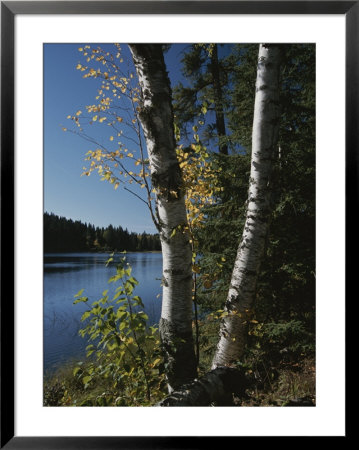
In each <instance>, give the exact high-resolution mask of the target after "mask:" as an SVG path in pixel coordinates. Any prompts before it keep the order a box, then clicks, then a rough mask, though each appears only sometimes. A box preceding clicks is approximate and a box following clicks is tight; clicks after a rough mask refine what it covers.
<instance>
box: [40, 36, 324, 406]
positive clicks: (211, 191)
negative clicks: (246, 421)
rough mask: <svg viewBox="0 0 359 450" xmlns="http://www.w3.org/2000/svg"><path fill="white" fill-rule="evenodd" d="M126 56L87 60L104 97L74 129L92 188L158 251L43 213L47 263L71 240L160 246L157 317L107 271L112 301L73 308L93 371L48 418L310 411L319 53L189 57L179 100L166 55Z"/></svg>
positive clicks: (78, 116)
mask: <svg viewBox="0 0 359 450" xmlns="http://www.w3.org/2000/svg"><path fill="white" fill-rule="evenodd" d="M124 47H126V48H128V47H129V50H130V52H131V57H132V61H131V62H130V63H129V64H130V65H129V66H126V60H127V59H126V58H125V57H124V56H123V54H124V53H125V52H124V49H123V48H124ZM128 47H127V46H125V45H119V44H114V45H113V51H112V52H109V51H107V49H106V50H104V49H102V48H101V46H97V45H86V46H82V47H80V48H79V53H80V55H81V56H82V58H83V63H79V64H78V66H77V67H76V69H77V70H79V71H80V72H81V73H82V75H83V77H84V78H85V80H84V82H98V83H99V85H98V87H97V89H96V87H94V97H95V103H94V104H91V105H87V106H81V109H79V110H78V111H75V112H73V113H71V114H70V115H69V116H68V121H69V123H70V125H69V126H67V127H64V131H65V132H68V133H72V134H73V135H74V138H75V136H76V137H77V138H83V139H85V140H87V141H89V146H91V148H89V150H88V153H87V154H86V155H85V159H86V164H87V166H86V167H85V168H84V172H83V174H84V176H90V175H91V176H93V175H94V174H96V173H98V175H99V176H100V177H101V179H103V180H104V181H107V182H108V183H109V185H110V186H109V189H110V188H111V187H112V188H113V189H118V188H124V189H126V190H128V191H130V192H132V193H133V195H134V197H137V200H138V201H140V202H143V203H145V204H146V208H147V209H148V214H149V215H150V216H151V218H152V220H153V223H154V225H155V227H156V229H157V230H158V235H157V236H158V237H157V236H152V237H151V236H150V235H146V234H142V235H136V239H137V241H136V239H135V238H134V237H133V239H134V240H133V241H131V239H132V233H128V232H127V230H126V231H124V230H122V228H121V227H120V226H116V227H115V226H114V227H111V228H110V227H108V228H107V229H98V228H94V227H93V226H91V225H84V224H81V223H79V222H74V223H73V222H72V223H70V222H68V221H66V220H65V219H63V218H58V217H56V216H54V215H48V214H45V229H46V230H47V231H46V232H45V249H46V251H56V248H57V250H59V248H58V247H56V245H57V244H56V242H57V241H56V239H55V238H54V233H55V234H56V233H58V230H60V229H61V230H64V229H65V228H67V229H68V230H69V233H70V234H71V235H73V236H74V235H75V233H80V235H81V238H80V239H76V241H77V243H80V242H81V244H80V245H81V246H83V248H84V249H90V248H91V249H93V248H94V247H95V248H105V247H106V248H109V249H117V250H118V251H122V247H124V246H125V244H124V243H123V242H124V241H123V240H122V239H125V241H126V242H129V243H128V244H126V245H129V248H126V249H127V250H138V249H141V250H145V244H143V241H144V240H146V241H147V243H146V245H148V247H151V246H152V247H153V248H148V250H155V249H156V250H157V249H158V248H159V244H160V246H161V250H162V257H163V276H162V314H161V319H160V322H159V324H157V325H155V326H148V324H147V315H146V312H145V309H144V305H143V303H142V300H141V298H140V297H138V296H137V295H136V291H135V288H136V285H137V284H138V282H137V280H136V273H133V271H132V268H131V267H130V266H128V265H127V264H126V261H125V260H122V259H120V260H118V259H115V258H114V257H111V258H110V259H109V260H108V264H112V265H115V266H116V275H115V276H113V277H112V279H110V280H109V281H110V282H111V283H113V285H114V286H115V287H116V291H115V294H114V295H113V296H111V295H109V294H108V292H107V291H104V293H103V295H102V296H101V297H100V298H99V299H98V300H97V301H96V302H94V303H92V304H89V303H90V302H89V299H88V298H87V297H86V296H85V295H84V293H83V290H82V289H81V290H80V291H79V292H78V293H77V294H76V297H75V300H74V303H75V306H74V307H76V305H77V304H78V303H83V304H85V305H88V309H87V310H86V311H85V313H83V315H82V319H81V320H82V322H83V325H82V328H81V330H80V334H81V335H82V336H83V337H84V339H88V340H89V345H88V347H87V357H86V356H85V355H84V359H83V361H82V362H81V364H75V365H74V366H70V367H67V368H64V369H63V370H62V371H60V372H59V373H57V374H55V375H53V376H52V377H51V378H50V379H48V380H46V382H45V384H44V405H48V406H53V405H61V406H153V405H160V406H223V405H226V406H229V405H231V406H314V405H315V319H316V316H315V92H316V85H315V45H312V44H259V45H258V44H233V45H229V44H226V45H222V44H192V45H188V46H187V47H186V50H185V51H184V52H182V54H181V60H180V63H179V70H180V71H181V74H182V80H183V81H179V82H178V83H177V84H175V85H172V86H171V84H170V80H169V78H168V71H167V68H166V63H165V61H166V54H167V52H168V51H169V48H170V47H171V45H170V44H168V45H161V44H130V45H129V46H128ZM127 51H128V50H127ZM184 80H185V81H184ZM95 127H96V130H103V131H101V133H103V134H102V136H104V138H106V141H107V142H108V145H105V144H103V141H101V142H100V139H99V138H97V137H96V133H100V131H96V133H95V132H94V131H92V130H95ZM91 133H92V136H94V137H91V139H89V136H90V135H91ZM130 142H131V143H132V144H131V145H130ZM139 239H140V240H141V242H140V241H139ZM157 239H158V240H157ZM68 242H69V244H68V245H69V246H71V245H72V244H71V242H70V241H68ZM130 242H131V243H130ZM105 284H106V283H104V286H105ZM79 288H83V287H82V286H80V287H79ZM104 289H105V287H104Z"/></svg>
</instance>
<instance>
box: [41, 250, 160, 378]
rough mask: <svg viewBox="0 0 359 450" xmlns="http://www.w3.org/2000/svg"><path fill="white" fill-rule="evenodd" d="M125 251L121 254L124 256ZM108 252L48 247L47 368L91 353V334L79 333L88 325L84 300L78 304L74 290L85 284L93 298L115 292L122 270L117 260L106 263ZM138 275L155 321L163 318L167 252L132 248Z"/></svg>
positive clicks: (134, 273)
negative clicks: (63, 250) (115, 278)
mask: <svg viewBox="0 0 359 450" xmlns="http://www.w3.org/2000/svg"><path fill="white" fill-rule="evenodd" d="M122 256H123V255H119V256H118V258H120V257H122ZM108 258H109V255H108V254H107V253H48V254H45V258H44V370H45V372H51V371H52V370H54V369H55V368H56V367H59V366H61V365H62V364H63V363H64V362H66V361H68V360H74V359H78V360H83V359H84V358H85V347H86V345H87V341H86V338H82V337H80V336H79V335H78V331H79V329H80V328H81V326H82V322H81V321H80V318H81V315H82V312H83V311H85V310H86V309H87V308H86V306H85V305H84V304H82V303H78V304H77V305H73V302H74V300H75V298H74V295H75V294H77V292H78V291H79V290H80V289H84V293H83V295H84V296H86V297H88V298H89V301H88V303H91V302H93V301H95V300H98V299H99V298H101V297H102V292H103V291H104V290H106V289H109V295H110V294H111V292H114V289H115V287H117V285H116V286H113V283H111V284H109V283H108V279H109V278H110V277H111V276H113V275H114V274H115V273H116V267H115V265H109V266H108V267H106V265H105V262H106V261H107V259H108ZM126 260H127V262H128V263H129V264H130V265H131V266H132V276H134V277H135V278H136V279H137V280H138V281H139V285H138V286H136V288H135V292H134V294H135V295H139V296H140V297H141V298H142V301H143V303H144V305H145V311H146V313H147V315H148V316H149V322H150V323H151V324H153V323H158V321H159V318H160V313H161V297H160V296H158V294H160V293H161V286H160V285H161V276H162V255H161V253H127V254H126Z"/></svg>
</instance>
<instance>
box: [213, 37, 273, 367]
mask: <svg viewBox="0 0 359 450" xmlns="http://www.w3.org/2000/svg"><path fill="white" fill-rule="evenodd" d="M280 53H281V51H280V46H278V45H269V44H268V45H267V44H261V45H260V46H259V56H258V69H257V82H256V95H255V104H254V118H253V131H252V161H251V174H250V181H249V192H248V206H247V215H246V222H245V225H244V230H243V234H242V239H241V241H240V244H239V247H238V251H237V256H236V260H235V263H234V269H233V273H232V279H231V283H230V287H229V291H228V296H227V301H226V305H225V314H227V315H226V316H225V317H224V319H223V320H222V323H221V328H220V339H219V342H218V345H217V350H216V353H215V356H214V359H213V363H212V368H216V367H218V366H229V365H231V364H232V363H233V362H234V361H236V360H238V359H239V357H240V356H241V355H242V354H243V352H244V349H245V345H246V340H247V334H248V331H247V330H248V326H247V325H248V321H250V320H251V313H252V307H253V302H254V298H255V289H256V281H257V277H258V272H259V267H260V263H261V259H262V257H263V252H264V246H265V241H266V236H267V232H268V225H269V219H270V215H271V208H270V190H271V189H270V187H271V186H270V174H271V167H272V158H273V157H274V153H275V151H276V145H277V139H278V128H279V117H280V111H279V109H280V108H279V72H280Z"/></svg>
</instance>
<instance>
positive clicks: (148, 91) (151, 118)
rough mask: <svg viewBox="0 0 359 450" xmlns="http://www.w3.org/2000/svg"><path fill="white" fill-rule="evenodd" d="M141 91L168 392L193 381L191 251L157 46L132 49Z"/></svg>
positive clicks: (169, 97) (168, 98)
mask: <svg viewBox="0 0 359 450" xmlns="http://www.w3.org/2000/svg"><path fill="white" fill-rule="evenodd" d="M130 50H131V52H132V56H133V60H134V64H135V67H136V71H137V75H138V78H139V82H140V86H141V89H142V104H141V111H140V113H139V115H140V120H141V125H142V128H143V130H144V134H145V138H146V144H147V151H148V156H149V162H150V172H151V181H152V185H153V187H154V188H155V189H156V195H157V197H156V208H157V211H158V221H159V228H160V239H161V245H162V256H163V280H162V282H163V298H162V313H161V320H160V335H161V340H162V344H163V347H164V351H165V360H166V365H167V377H168V384H169V391H170V392H171V391H172V390H173V389H176V388H178V387H179V386H182V385H183V384H186V383H188V382H190V381H191V380H193V379H194V378H195V377H196V359H195V354H194V346H193V336H192V252H191V246H190V242H189V235H188V232H187V231H186V230H185V229H184V227H185V226H186V224H187V217H186V208H185V202H184V191H183V188H182V176H181V171H180V168H179V164H178V161H177V156H176V142H175V137H174V125H173V123H174V122H173V111H172V94H171V88H170V82H169V79H168V75H167V72H166V66H165V62H164V58H163V52H162V48H161V45H160V44H131V45H130Z"/></svg>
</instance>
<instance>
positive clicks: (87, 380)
mask: <svg viewBox="0 0 359 450" xmlns="http://www.w3.org/2000/svg"><path fill="white" fill-rule="evenodd" d="M91 380H92V377H90V376H89V375H88V376H87V377H83V378H82V382H83V384H88V383H89V382H90V381H91Z"/></svg>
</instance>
